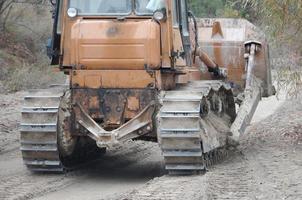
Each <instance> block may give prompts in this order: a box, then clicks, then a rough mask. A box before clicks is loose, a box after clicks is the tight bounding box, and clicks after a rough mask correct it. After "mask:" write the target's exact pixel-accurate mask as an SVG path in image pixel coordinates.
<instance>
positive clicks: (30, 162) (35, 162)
mask: <svg viewBox="0 0 302 200" xmlns="http://www.w3.org/2000/svg"><path fill="white" fill-rule="evenodd" d="M23 162H24V163H25V164H26V165H33V166H60V165H61V162H60V161H52V160H24V161H23Z"/></svg>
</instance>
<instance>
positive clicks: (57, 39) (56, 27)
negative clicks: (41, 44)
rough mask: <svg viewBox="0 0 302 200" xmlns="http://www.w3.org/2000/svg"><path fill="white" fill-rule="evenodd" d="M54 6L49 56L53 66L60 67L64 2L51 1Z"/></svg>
mask: <svg viewBox="0 0 302 200" xmlns="http://www.w3.org/2000/svg"><path fill="white" fill-rule="evenodd" d="M50 3H51V4H52V5H53V6H54V11H53V19H54V23H53V32H52V38H51V39H49V40H48V42H47V56H48V57H49V58H50V59H51V65H58V64H59V59H60V45H61V16H62V13H61V11H62V3H63V0H50Z"/></svg>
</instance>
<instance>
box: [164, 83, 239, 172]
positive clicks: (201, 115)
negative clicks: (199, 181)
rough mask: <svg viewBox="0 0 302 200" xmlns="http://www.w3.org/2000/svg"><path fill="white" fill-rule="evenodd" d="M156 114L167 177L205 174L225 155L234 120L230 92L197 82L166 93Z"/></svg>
mask: <svg viewBox="0 0 302 200" xmlns="http://www.w3.org/2000/svg"><path fill="white" fill-rule="evenodd" d="M162 103H163V106H162V108H161V110H160V114H159V140H160V144H161V149H162V152H163V156H164V159H165V163H166V166H165V168H166V170H168V171H169V173H170V174H182V173H193V172H200V171H204V170H205V169H206V168H207V167H208V166H210V165H212V164H214V163H216V162H218V161H219V160H223V159H224V157H225V156H226V153H225V152H226V151H225V148H224V147H225V146H226V143H227V135H228V133H229V127H230V126H231V122H232V118H233V117H234V112H235V107H234V100H233V98H232V97H231V89H230V88H228V87H227V86H225V84H224V83H223V82H220V81H198V82H193V83H191V84H188V85H187V86H185V87H180V88H179V89H177V90H174V91H169V92H166V94H165V95H164V98H163V99H162Z"/></svg>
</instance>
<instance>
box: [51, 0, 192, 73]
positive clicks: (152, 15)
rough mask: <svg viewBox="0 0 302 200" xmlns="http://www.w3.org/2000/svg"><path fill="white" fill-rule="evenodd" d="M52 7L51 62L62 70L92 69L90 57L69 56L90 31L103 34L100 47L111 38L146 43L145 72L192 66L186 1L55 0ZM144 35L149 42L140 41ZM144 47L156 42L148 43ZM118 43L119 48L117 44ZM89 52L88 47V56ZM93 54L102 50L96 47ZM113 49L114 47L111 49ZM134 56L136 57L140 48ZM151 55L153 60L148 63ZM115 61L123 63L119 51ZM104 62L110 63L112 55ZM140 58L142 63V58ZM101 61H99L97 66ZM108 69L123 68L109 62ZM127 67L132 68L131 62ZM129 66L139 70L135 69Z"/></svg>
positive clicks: (81, 54)
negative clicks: (84, 67)
mask: <svg viewBox="0 0 302 200" xmlns="http://www.w3.org/2000/svg"><path fill="white" fill-rule="evenodd" d="M54 6H55V8H54V26H53V37H52V41H51V42H50V43H49V47H48V56H49V57H51V58H52V62H51V64H53V65H57V64H60V65H61V69H63V70H64V68H65V69H70V68H72V66H78V65H81V66H82V67H83V66H87V67H88V68H89V67H90V66H88V65H93V63H91V62H89V63H87V62H86V61H87V59H86V58H85V59H86V60H85V61H83V60H77V59H75V57H74V56H75V54H77V55H79V56H80V57H82V58H83V57H86V55H85V53H84V52H83V51H80V52H70V50H69V49H76V48H78V47H77V46H76V45H72V43H73V40H80V38H81V37H82V38H84V37H85V36H88V34H89V33H88V31H89V32H95V33H100V34H99V36H98V39H100V37H102V36H103V37H102V42H101V43H102V45H104V44H103V43H112V41H111V38H112V37H115V40H118V39H119V40H120V41H122V40H128V41H134V43H136V44H138V43H140V44H141V43H144V46H145V47H146V46H149V47H147V48H149V50H148V51H149V52H152V55H151V54H150V55H147V54H145V55H144V63H143V65H145V66H144V67H145V68H146V67H147V68H151V69H155V68H160V67H163V68H171V67H174V66H175V65H181V66H185V65H191V64H192V61H191V60H192V59H191V54H192V53H191V47H192V41H194V43H197V41H196V40H194V39H193V40H191V39H190V28H189V20H188V18H189V16H188V7H187V2H186V1H185V0H172V1H170V0H169V1H165V0H115V1H111V0H96V1H84V0H57V1H56V2H55V4H54ZM75 29H76V30H75ZM149 29H151V30H149ZM191 30H193V29H191ZM195 31H196V30H195ZM122 32H128V33H129V36H126V37H125V34H126V33H123V34H119V33H122ZM76 33H81V35H78V36H76V35H75V34H76ZM86 34H87V35H86ZM140 34H142V36H140ZM148 34H149V35H148ZM196 34H197V33H195V35H196ZM89 35H90V36H89V37H95V38H94V39H95V40H94V42H95V43H98V41H96V40H98V39H97V36H92V34H89ZM136 36H138V37H136ZM144 36H146V37H145V38H144V39H145V41H139V40H142V39H143V37H144ZM90 39H92V38H90ZM105 40H107V41H105ZM135 40H136V41H135ZM86 41H87V40H86ZM91 42H92V41H91ZM113 43H115V42H113ZM130 43H131V42H130ZM146 43H153V44H152V45H148V44H147V45H146ZM77 44H81V43H77ZM115 45H117V44H116V43H115ZM194 45H195V44H193V46H194ZM86 46H87V45H86ZM117 46H119V45H117ZM150 46H152V48H150ZM106 47H108V46H106ZM111 47H112V46H111ZM132 47H133V46H132ZM136 47H137V46H136ZM80 48H81V45H80ZM88 49H89V48H88V47H87V48H86V49H85V52H87V51H86V50H88ZM107 49H108V48H107ZM130 49H131V47H130ZM136 49H137V48H136ZM93 50H94V51H95V50H100V49H99V48H96V47H95V48H93ZM112 50H115V49H114V48H113V47H112ZM121 50H125V49H121ZM128 50H129V49H128ZM109 51H110V48H109ZM99 52H100V53H99V54H98V55H96V57H101V54H103V51H99ZM117 52H119V51H117ZM130 52H131V50H130ZM132 53H133V54H134V53H136V50H134V51H132ZM89 54H90V53H89ZM111 54H112V53H111ZM133 54H132V55H133ZM156 54H157V55H156ZM122 57H123V56H122ZM128 57H131V56H128ZM148 57H149V58H150V57H152V58H153V59H151V60H150V59H149V60H148ZM78 58H79V57H78ZM113 58H115V59H121V55H120V54H118V53H117V55H116V56H113V57H112V59H113ZM171 58H172V59H171ZM94 59H98V58H94ZM104 59H108V57H106V58H104ZM136 59H137V60H136V61H139V60H138V58H136ZM99 61H100V60H99V59H98V61H97V62H99ZM107 61H108V60H107ZM128 61H129V59H128ZM126 63H127V61H126ZM104 65H106V66H107V67H110V68H116V65H119V67H120V63H118V64H116V63H110V62H109V63H108V62H106V63H105V64H104ZM110 65H111V66H110ZM127 65H128V66H129V63H127ZM136 65H137V64H136ZM90 68H91V67H90ZM126 68H127V67H126ZM130 68H131V69H133V68H137V66H131V67H130ZM91 69H94V67H92V68H91ZM65 71H66V70H65Z"/></svg>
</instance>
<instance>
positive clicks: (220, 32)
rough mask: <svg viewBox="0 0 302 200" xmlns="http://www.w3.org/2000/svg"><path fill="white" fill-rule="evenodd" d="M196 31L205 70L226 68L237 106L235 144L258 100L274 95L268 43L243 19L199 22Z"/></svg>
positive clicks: (234, 132) (225, 78)
mask: <svg viewBox="0 0 302 200" xmlns="http://www.w3.org/2000/svg"><path fill="white" fill-rule="evenodd" d="M198 28H199V30H198V31H199V46H200V49H202V50H200V51H199V53H197V54H196V55H197V56H199V58H200V60H201V61H202V62H203V63H204V64H205V65H206V67H207V68H208V69H209V68H213V67H215V65H216V69H219V68H224V69H226V73H225V74H226V75H225V76H224V77H222V78H223V79H224V80H225V81H226V82H228V83H230V84H231V86H232V91H233V93H234V98H235V100H236V102H237V103H239V105H240V107H239V110H238V112H237V116H236V118H235V120H234V122H233V124H232V126H231V129H230V131H231V133H232V136H230V138H229V139H230V142H233V143H235V144H236V143H238V141H239V138H240V136H241V135H242V134H244V132H245V129H246V128H247V126H248V125H249V124H250V122H251V120H252V117H253V115H254V113H255V110H256V108H257V105H258V103H259V101H260V100H261V97H267V96H271V95H273V94H274V89H273V86H272V80H271V72H270V63H269V53H268V44H267V42H266V39H265V36H264V35H263V33H262V32H261V30H259V29H257V27H255V26H254V25H253V24H251V23H250V22H248V21H247V20H244V19H209V18H207V19H199V20H198ZM256 40H257V41H256ZM209 72H210V70H209ZM214 75H215V73H214ZM212 78H216V77H212Z"/></svg>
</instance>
